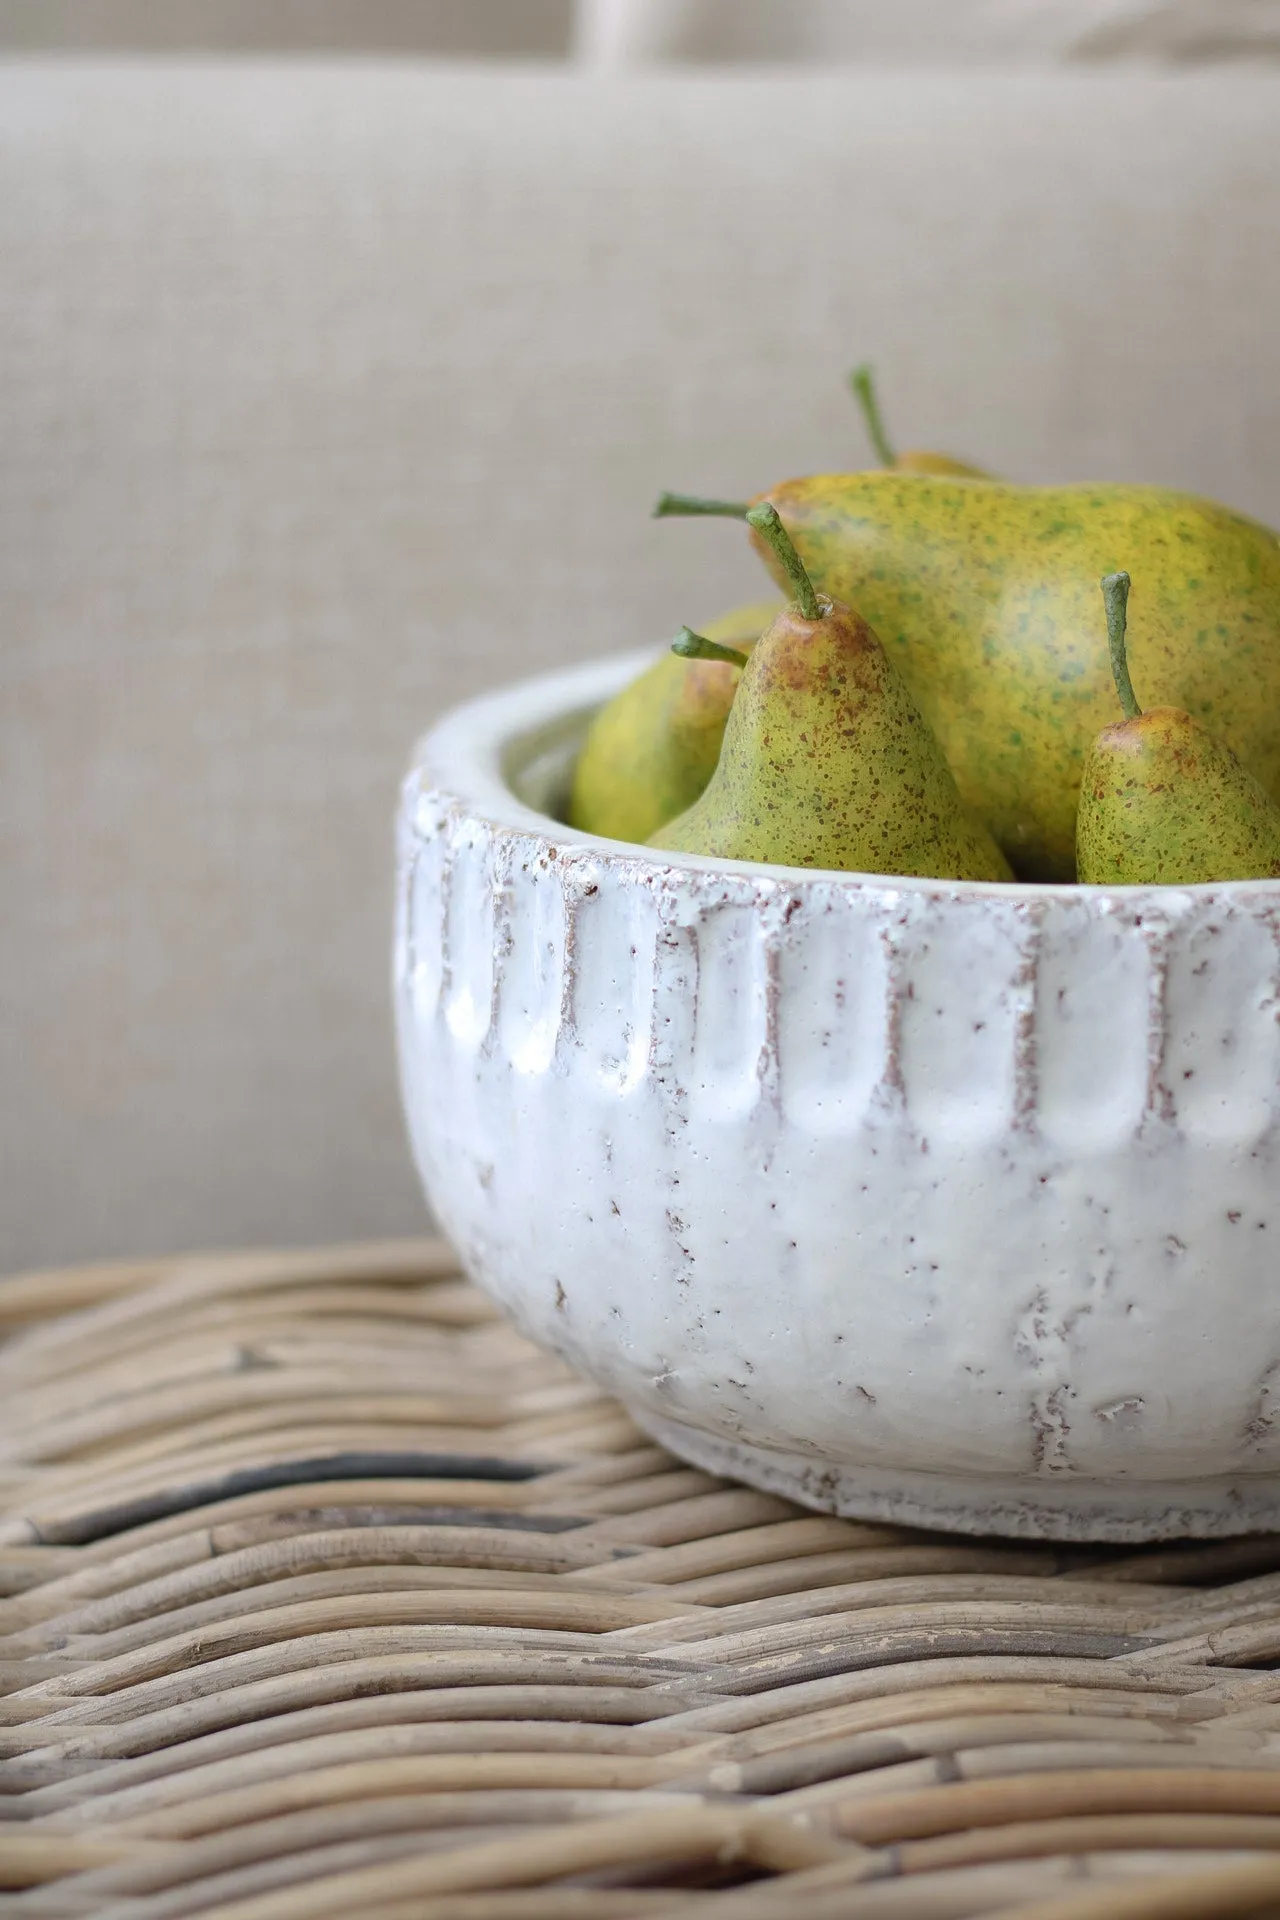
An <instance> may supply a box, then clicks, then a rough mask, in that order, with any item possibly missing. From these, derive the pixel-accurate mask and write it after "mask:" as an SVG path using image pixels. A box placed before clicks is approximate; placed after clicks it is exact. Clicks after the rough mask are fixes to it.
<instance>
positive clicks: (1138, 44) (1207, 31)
mask: <svg viewBox="0 0 1280 1920" xmlns="http://www.w3.org/2000/svg"><path fill="white" fill-rule="evenodd" d="M574 46H575V51H576V53H577V54H578V56H579V57H580V58H581V59H583V60H585V61H587V62H588V63H589V64H592V65H596V66H628V65H632V64H636V63H646V62H653V61H673V60H688V61H697V62H703V63H722V62H729V61H737V62H753V61H754V62H768V63H770V64H773V63H779V62H801V63H807V64H819V65H830V64H832V63H833V62H846V61H866V62H873V61H882V62H886V63H892V64H895V65H898V64H902V63H903V62H910V63H912V64H919V65H933V66H956V65H992V64H995V65H1006V64H1020V65H1026V64H1032V65H1035V64H1044V63H1046V62H1060V61H1076V60H1082V61H1101V60H1116V59H1138V60H1154V61H1172V62H1177V63H1179V64H1187V63H1194V62H1203V61H1218V60H1224V59H1232V60H1235V59H1268V60H1277V59H1280V0H892V4H891V5H889V4H886V0H785V4H784V3H783V0H579V4H578V9H577V14H576V30H575V41H574Z"/></svg>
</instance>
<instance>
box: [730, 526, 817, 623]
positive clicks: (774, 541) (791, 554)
mask: <svg viewBox="0 0 1280 1920" xmlns="http://www.w3.org/2000/svg"><path fill="white" fill-rule="evenodd" d="M747 525H748V526H749V527H754V528H755V530H756V532H757V533H759V534H762V535H763V536H764V538H765V539H766V540H767V541H768V542H769V545H770V546H771V547H772V548H773V550H774V552H775V553H776V554H777V556H778V559H779V560H780V561H781V563H782V567H783V571H784V572H785V573H786V576H787V578H788V580H789V581H790V582H791V584H792V586H793V587H794V588H795V595H796V599H797V600H798V601H799V603H800V611H801V613H802V614H803V615H804V617H805V619H806V620H821V618H822V606H821V603H820V601H819V599H818V596H817V594H816V592H815V591H814V586H813V582H812V580H811V579H810V578H809V576H808V574H807V573H806V572H805V570H804V561H803V560H802V559H801V558H800V555H799V554H798V553H797V552H796V550H795V547H794V546H793V545H792V541H791V535H790V534H789V533H788V532H787V530H786V528H785V527H784V526H783V524H782V522H781V520H780V519H779V518H778V509H777V508H776V507H775V506H773V505H772V504H771V503H770V502H769V501H768V500H762V501H761V502H760V504H759V505H758V506H755V507H752V508H750V509H749V511H748V513H747Z"/></svg>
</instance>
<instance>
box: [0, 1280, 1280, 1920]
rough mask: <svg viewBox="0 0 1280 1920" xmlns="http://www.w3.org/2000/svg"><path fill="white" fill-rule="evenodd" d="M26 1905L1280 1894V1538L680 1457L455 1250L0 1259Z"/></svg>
mask: <svg viewBox="0 0 1280 1920" xmlns="http://www.w3.org/2000/svg"><path fill="white" fill-rule="evenodd" d="M0 1337H2V1338H3V1344H2V1345H0V1511H2V1513H3V1519H2V1520H0V1888H3V1889H4V1891H3V1892H0V1912H3V1913H4V1914H5V1915H9V1914H12V1915H14V1916H28V1915H30V1916H36V1915H40V1916H47V1917H49V1920H60V1917H61V1916H81V1915H94V1916H106V1920H172V1917H173V1916H178V1915H187V1914H202V1915H209V1916H217V1920H304V1917H305V1920H325V1917H326V1916H344V1917H345V1916H349V1915H357V1914H358V1915H360V1916H362V1920H409V1917H410V1916H413V1917H414V1920H418V1916H424V1915H426V1916H431V1920H588V1917H590V1920H614V1917H615V1916H617V1917H618V1920H621V1917H622V1916H632V1915H635V1916H637V1917H639V1916H648V1915H651V1914H655V1915H656V1914H661V1915H662V1916H664V1920H697V1917H698V1916H703V1915H705V1916H708V1920H721V1917H722V1916H723V1920H752V1917H753V1916H755V1917H757V1920H758V1917H759V1916H766V1915H775V1914H777V1915H787V1916H805V1917H806V1920H826V1917H827V1916H836V1915H839V1916H841V1920H844V1917H845V1916H851V1917H852V1920H950V1917H951V1916H962V1915H978V1914H994V1913H1000V1914H1003V1915H1008V1916H1015V1917H1016V1920H1032V1917H1033V1916H1034V1920H1139V1917H1141V1920H1173V1917H1174V1916H1186V1917H1187V1920H1208V1917H1209V1916H1214V1915H1226V1914H1265V1913H1280V1672H1278V1671H1274V1670H1273V1668H1274V1667H1276V1666H1278V1665H1280V1539H1277V1538H1275V1537H1267V1538H1254V1539H1246V1540H1241V1541H1235V1542H1227V1543H1223V1544H1219V1545H1214V1546H1198V1545H1195V1544H1193V1543H1182V1544H1174V1545H1165V1546H1161V1547H1156V1548H1152V1549H1149V1550H1145V1551H1141V1552H1132V1551H1124V1550H1116V1549H1109V1550H1104V1549H1090V1550H1084V1549H1065V1548H1061V1547H1043V1548H1041V1547H1035V1546H1025V1545H1021V1546H1020V1545H1010V1544H1001V1543H999V1542H992V1543H984V1542H975V1541H972V1540H960V1539H950V1538H947V1537H945V1536H942V1535H936V1534H935V1535H929V1534H924V1533H916V1532H910V1531H907V1530H904V1529H900V1528H891V1527H883V1526H863V1525H858V1524H855V1523H853V1522H847V1521H840V1520H834V1519H826V1518H822V1517H819V1516H815V1515H812V1514H807V1513H804V1512H801V1511H800V1510H799V1509H797V1508H795V1507H792V1506H790V1505H788V1504H787V1503H786V1502H784V1501H782V1500H778V1499H775V1498H773V1497H772V1496H769V1495H765V1494H761V1493H756V1492H752V1491H750V1490H748V1489H745V1488H741V1487H736V1486H732V1485H729V1484H726V1483H724V1482H721V1481H717V1480H714V1479H711V1478H710V1477H709V1476H707V1475H705V1474H702V1473H697V1472H694V1471H692V1470H690V1469H689V1468H686V1467H684V1466H682V1465H680V1464H679V1463H678V1462H677V1461H674V1460H672V1459H671V1458H670V1457H669V1456H667V1455H665V1454H664V1453H663V1452H662V1451H661V1450H660V1449H658V1448H657V1447H655V1446H653V1445H652V1444H651V1443H650V1442H649V1441H647V1440H646V1439H645V1438H644V1436H643V1435H642V1434H640V1433H639V1432H638V1431H637V1430H636V1429H635V1427H634V1426H633V1425H632V1424H631V1422H630V1421H629V1420H628V1419H627V1417H626V1416H625V1415H624V1414H623V1413H622V1412H621V1411H620V1410H619V1409H618V1407H617V1406H615V1405H614V1404H613V1403H611V1402H610V1401H608V1400H607V1399H605V1398H604V1397H603V1396H602V1395H601V1394H600V1393H598V1392H597V1391H596V1389H594V1388H593V1387H590V1386H587V1385H585V1384H584V1383H582V1382H580V1381H578V1380H576V1379H574V1378H573V1377H572V1376H571V1375H570V1374H569V1373H567V1372H566V1371H565V1369H564V1368H563V1367H561V1366H560V1365H559V1364H558V1363H556V1362H555V1361H552V1360H550V1359H548V1358H547V1357H546V1356H544V1355H542V1354H540V1353H538V1352H536V1351H535V1350H534V1349H533V1348H532V1347H530V1346H529V1345H528V1344H527V1343H526V1342H525V1341H524V1340H522V1339H521V1338H520V1337H519V1336H518V1335H517V1334H516V1333H515V1332H513V1331H512V1330H511V1329H510V1328H509V1327H507V1326H506V1325H505V1324H504V1323H503V1322H501V1321H500V1320H498V1319H497V1318H496V1317H495V1316H494V1314H493V1312H492V1310H491V1309H490V1308H489V1307H488V1306H487V1305H486V1304H485V1302H484V1301H483V1300H482V1298H481V1297H480V1296H479V1295H478V1294H477V1293H476V1292H474V1291H473V1290H472V1289H471V1288H470V1287H468V1286H467V1285H466V1284H465V1283H464V1282H463V1281H462V1280H461V1279H460V1277H459V1275H458V1273H457V1270H456V1265H455V1262H454V1259H453V1256H452V1255H451V1253H450V1252H449V1250H448V1248H446V1247H445V1246H443V1245H441V1244H439V1243H437V1242H416V1243H412V1244H407V1245H406V1244H395V1245H381V1246H373V1247H367V1248H344V1249H339V1250H336V1251H329V1252H323V1253H302V1254H278V1253H272V1254H246V1255H238V1256H234V1257H226V1256H222V1257H217V1258H204V1259H182V1260H171V1261H163V1260H161V1261H146V1262H137V1263H132V1264H127V1263H126V1264H118V1265H115V1266H112V1267H96V1268H82V1269H77V1270H68V1271H65V1272H60V1273H51V1274H35V1275H29V1276H23V1277H20V1278H17V1279H13V1280H9V1281H6V1282H3V1283H0Z"/></svg>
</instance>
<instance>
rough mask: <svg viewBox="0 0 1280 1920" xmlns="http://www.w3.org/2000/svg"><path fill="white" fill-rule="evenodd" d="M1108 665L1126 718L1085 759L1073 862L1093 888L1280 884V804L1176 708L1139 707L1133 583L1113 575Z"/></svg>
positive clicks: (1107, 586) (1108, 583) (1108, 591)
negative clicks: (1129, 645) (1132, 645)
mask: <svg viewBox="0 0 1280 1920" xmlns="http://www.w3.org/2000/svg"><path fill="white" fill-rule="evenodd" d="M1102 587H1103V593H1104V596H1105V598H1106V607H1107V627H1108V632H1109V635H1110V640H1111V660H1112V668H1113V672H1114V676H1115V681H1116V689H1117V692H1118V694H1119V697H1120V704H1121V707H1122V708H1123V711H1124V716H1125V717H1124V719H1123V720H1120V721H1117V722H1116V723H1115V725H1113V726H1110V727H1104V728H1103V730H1102V732H1101V733H1100V734H1099V735H1098V737H1097V739H1096V740H1095V741H1094V743H1093V745H1092V746H1091V747H1090V749H1089V752H1088V754H1087V755H1086V757H1085V763H1084V775H1083V778H1082V780H1081V784H1080V811H1079V814H1078V815H1077V819H1076V863H1077V868H1078V873H1079V878H1080V880H1081V881H1082V882H1084V884H1085V885H1087V886H1111V887H1140V886H1173V887H1188V886H1195V885H1196V884H1197V883H1199V882H1201V881H1208V880H1267V879H1276V878H1280V806H1277V805H1276V803H1275V801H1274V800H1273V799H1272V798H1271V796H1270V795H1269V794H1268V793H1267V792H1266V791H1265V790H1264V789H1263V788H1262V787H1261V786H1260V785H1259V784H1258V782H1257V781H1256V780H1255V779H1254V777H1253V775H1252V774H1251V773H1250V772H1249V771H1248V769H1247V768H1246V767H1244V766H1242V765H1241V764H1240V761H1239V759H1238V758H1237V757H1236V755H1235V754H1234V753H1232V751H1231V749H1230V747H1227V746H1224V745H1223V743H1222V741H1221V740H1219V739H1218V738H1217V737H1216V736H1215V735H1214V734H1212V733H1210V732H1209V731H1208V729H1207V728H1205V727H1202V726H1200V725H1199V723H1198V722H1197V721H1195V720H1193V719H1192V718H1191V715H1190V714H1189V713H1186V712H1184V711H1182V709H1180V708H1178V707H1149V708H1148V709H1147V710H1146V711H1145V712H1143V710H1142V709H1141V708H1140V707H1139V705H1138V702H1137V699H1136V697H1135V695H1134V692H1133V685H1132V681H1131V680H1130V678H1129V669H1128V662H1127V658H1126V649H1125V621H1126V606H1127V602H1128V596H1129V576H1128V574H1125V573H1119V574H1111V575H1109V576H1108V578H1107V579H1105V580H1104V581H1103V583H1102Z"/></svg>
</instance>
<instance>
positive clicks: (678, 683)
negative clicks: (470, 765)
mask: <svg viewBox="0 0 1280 1920" xmlns="http://www.w3.org/2000/svg"><path fill="white" fill-rule="evenodd" d="M781 605H782V602H781V601H779V600H761V601H757V602H756V603H755V604H754V605H752V606H748V607H737V608H735V609H734V611H733V612H732V613H726V614H723V615H722V616H721V617H720V618H719V619H718V620H712V621H710V622H709V624H708V625H707V627H706V628H705V629H704V631H705V633H706V635H707V636H708V637H709V638H710V639H713V640H717V641H721V642H723V643H724V645H725V648H726V650H735V651H736V652H737V653H739V654H745V653H747V652H748V651H749V650H750V649H751V647H753V646H754V645H755V642H756V641H757V640H758V639H759V637H760V635H761V633H762V632H763V631H764V629H765V628H766V627H767V626H768V624H769V622H770V621H771V620H772V619H773V616H774V615H775V613H777V611H778V608H779V607H780V606H781ZM740 677H741V675H740V669H739V667H738V666H737V665H736V664H734V662H733V661H732V660H729V659H725V658H723V657H721V658H710V659H706V658H698V659H694V660H688V659H685V660H681V659H678V658H677V657H676V656H675V655H673V654H671V653H664V654H663V655H662V657H661V659H659V660H655V662H654V664H653V665H652V666H651V667H646V668H645V671H644V672H643V673H642V674H641V675H640V676H639V678H638V679H636V680H633V681H632V682H631V683H630V685H629V686H626V687H624V688H623V689H622V692H621V693H616V694H615V695H614V697H613V699H612V700H610V701H608V702H607V703H606V704H605V705H604V706H603V707H601V709H600V711H599V713H597V714H596V716H595V718H594V719H593V720H592V722H591V725H590V726H589V727H588V729H587V733H586V738H585V739H584V740H583V743H582V750H581V752H580V753H579V755H578V763H577V766H576V767H575V769H574V776H573V795H572V798H571V800H570V803H569V824H570V826H574V827H580V828H581V829H582V831H583V832H584V833H599V834H603V835H604V837H605V838H606V839H609V840H635V841H644V840H647V839H648V838H649V835H650V834H651V833H653V832H655V831H656V830H657V828H659V827H660V826H663V825H664V824H665V823H666V822H667V821H668V820H672V819H674V818H675V816H676V814H678V813H683V812H684V810H685V808H686V807H688V806H692V804H693V802H694V801H695V800H696V799H697V797H698V795H699V794H700V793H701V792H702V790H703V788H704V787H705V786H706V784H707V782H708V780H709V779H710V778H711V776H712V774H713V773H714V772H715V765H716V761H717V760H718V759H719V758H720V742H721V740H722V739H723V738H724V724H725V721H726V720H727V719H728V717H729V708H730V707H731V706H732V705H733V696H734V694H735V693H736V692H737V687H738V681H739V678H740Z"/></svg>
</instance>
